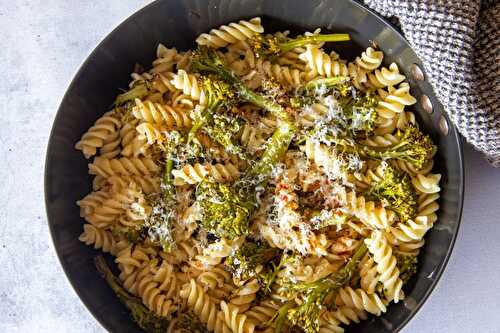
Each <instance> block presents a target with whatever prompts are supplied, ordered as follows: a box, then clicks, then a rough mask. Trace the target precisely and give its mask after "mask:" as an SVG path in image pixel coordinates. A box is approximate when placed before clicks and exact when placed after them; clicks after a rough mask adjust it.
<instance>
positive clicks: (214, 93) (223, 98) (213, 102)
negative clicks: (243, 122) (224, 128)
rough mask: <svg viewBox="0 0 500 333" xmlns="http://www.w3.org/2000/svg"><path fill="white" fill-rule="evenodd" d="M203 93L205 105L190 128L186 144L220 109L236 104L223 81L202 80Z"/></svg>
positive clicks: (233, 96)
mask: <svg viewBox="0 0 500 333" xmlns="http://www.w3.org/2000/svg"><path fill="white" fill-rule="evenodd" d="M202 86H203V91H204V92H205V96H206V105H205V106H204V107H203V111H202V112H201V114H200V115H199V117H198V118H197V119H195V122H194V124H193V127H191V129H190V131H189V136H188V142H191V141H192V140H193V139H194V137H195V135H196V132H198V130H199V129H200V128H201V127H202V126H203V125H204V124H206V123H207V122H209V121H210V119H212V117H213V114H215V113H216V112H217V111H218V110H219V109H220V108H223V107H224V108H229V107H231V106H232V105H234V104H235V103H236V98H235V97H236V94H235V93H234V92H233V91H232V89H231V87H230V86H229V85H228V84H227V83H226V82H224V81H221V80H216V79H212V78H210V77H203V78H202Z"/></svg>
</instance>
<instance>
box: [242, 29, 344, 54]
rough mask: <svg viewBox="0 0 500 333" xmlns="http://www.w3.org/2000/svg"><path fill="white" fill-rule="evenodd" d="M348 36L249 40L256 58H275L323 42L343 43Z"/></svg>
mask: <svg viewBox="0 0 500 333" xmlns="http://www.w3.org/2000/svg"><path fill="white" fill-rule="evenodd" d="M350 39H351V38H350V36H349V34H323V35H320V34H315V35H310V36H301V37H297V38H294V39H292V38H287V37H277V36H272V35H269V36H263V35H255V36H253V37H252V38H251V39H250V40H249V44H250V47H251V48H252V49H253V51H254V52H255V54H256V55H257V57H262V56H276V55H279V54H280V53H284V52H288V51H291V50H293V49H295V48H297V47H301V46H305V45H307V44H315V43H325V42H344V41H348V40H350Z"/></svg>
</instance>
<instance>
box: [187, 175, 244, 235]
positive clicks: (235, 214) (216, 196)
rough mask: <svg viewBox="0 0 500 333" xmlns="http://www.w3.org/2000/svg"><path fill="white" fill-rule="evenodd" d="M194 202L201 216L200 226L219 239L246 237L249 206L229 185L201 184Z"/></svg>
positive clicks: (205, 182)
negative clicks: (197, 205)
mask: <svg viewBox="0 0 500 333" xmlns="http://www.w3.org/2000/svg"><path fill="white" fill-rule="evenodd" d="M196 200H197V202H198V204H199V207H200V209H201V214H202V220H201V224H202V225H203V227H204V228H205V230H207V231H208V232H210V233H212V234H214V235H215V236H217V237H219V238H222V237H224V238H228V239H234V238H236V237H238V236H244V235H247V234H248V232H249V230H248V218H249V216H250V211H251V208H252V207H251V205H249V204H248V203H247V202H245V201H244V200H245V199H244V198H242V197H241V196H240V195H239V194H238V193H236V192H235V191H234V190H233V189H232V188H231V187H230V186H229V185H227V184H219V183H210V182H207V181H204V182H201V183H200V184H199V185H198V187H197V188H196Z"/></svg>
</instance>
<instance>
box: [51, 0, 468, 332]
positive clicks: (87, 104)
mask: <svg viewBox="0 0 500 333" xmlns="http://www.w3.org/2000/svg"><path fill="white" fill-rule="evenodd" d="M254 16H261V17H262V18H263V22H264V26H265V28H266V30H268V31H272V30H277V29H290V30H292V31H294V30H295V31H298V32H299V31H304V29H308V30H313V29H314V28H316V27H322V28H324V29H326V30H330V31H336V32H348V33H350V34H351V36H352V39H353V41H352V42H350V43H343V44H341V45H340V44H339V45H336V47H337V49H338V50H339V51H341V54H342V55H343V56H347V57H349V56H350V57H353V56H354V55H356V54H358V53H359V52H360V51H361V50H362V48H365V47H367V46H368V45H369V44H370V42H371V41H375V42H376V43H377V44H378V45H379V47H380V48H381V49H382V50H383V51H384V53H385V60H384V62H385V63H387V64H388V63H391V62H396V63H397V64H398V65H399V67H400V68H401V70H402V71H403V72H404V74H405V75H406V76H407V77H408V78H409V81H410V84H411V86H412V94H413V95H414V96H415V97H416V98H417V100H419V103H418V104H417V105H416V106H415V107H414V110H413V111H414V112H415V113H416V114H417V116H418V120H419V122H420V124H421V126H422V127H423V129H424V130H425V131H426V132H428V133H430V134H431V136H432V138H433V139H434V141H435V142H436V143H437V145H438V146H439V151H438V154H437V156H436V165H435V172H439V173H441V174H442V175H443V178H442V192H441V199H440V205H441V209H440V211H439V222H438V223H437V224H436V225H435V227H434V228H433V229H432V230H431V231H430V232H429V233H428V235H427V236H426V245H425V247H424V249H423V251H422V254H421V258H420V267H419V271H418V274H417V275H416V276H415V277H414V278H413V279H412V280H411V282H410V283H409V285H408V286H407V288H406V290H407V295H408V296H407V298H406V300H405V301H404V302H400V303H398V304H393V305H391V306H389V309H388V312H387V313H386V314H384V315H383V316H382V317H378V318H377V317H371V318H370V319H369V320H367V321H364V322H362V323H361V324H359V325H357V326H352V327H349V330H348V331H349V332H373V333H377V332H397V331H399V330H400V329H401V328H402V327H403V326H404V325H405V324H406V323H407V322H408V321H409V320H410V319H411V318H412V317H413V316H414V315H415V313H416V312H417V311H418V309H419V308H420V307H421V306H422V305H423V303H424V302H425V300H426V299H427V297H428V296H429V294H430V293H431V291H432V290H433V289H434V287H435V286H436V283H437V281H438V280H439V278H440V276H441V274H442V272H443V270H444V267H445V266H446V263H447V262H448V258H449V257H450V253H451V250H452V248H453V244H454V242H455V238H456V235H457V232H458V227H459V223H460V216H461V212H462V202H463V191H464V171H463V157H462V144H461V140H460V137H459V134H458V132H457V131H456V130H455V128H454V127H453V126H452V124H451V123H450V121H449V119H448V117H447V116H446V115H445V114H444V111H443V108H442V106H441V105H440V104H439V103H438V101H437V99H436V97H435V94H434V92H433V90H432V88H431V86H430V85H429V83H428V82H427V81H425V80H416V79H415V78H416V76H414V74H415V73H413V74H412V72H414V71H413V69H414V68H415V67H414V65H415V64H416V65H417V66H420V68H422V66H421V62H420V60H419V59H418V57H417V55H416V54H415V52H413V50H412V49H411V48H410V46H409V45H408V43H407V41H406V40H405V39H404V37H403V36H401V34H400V33H399V32H398V31H397V30H396V29H395V28H393V27H392V26H391V25H390V24H389V23H387V22H386V21H384V20H383V19H382V18H380V17H379V16H377V15H376V14H374V13H373V12H371V11H370V10H368V9H366V8H365V7H363V6H361V5H359V4H358V3H356V2H353V1H348V0H307V1H304V0H287V1H278V0H276V1H271V0H241V1H229V0H211V1H206V0H182V1H181V0H180V1H171V0H170V1H169V0H164V1H162V0H160V1H156V2H154V3H152V4H150V5H149V6H147V7H145V8H144V9H142V10H140V11H139V12H137V13H136V14H134V15H133V16H131V17H130V18H129V19H127V20H126V21H125V22H124V23H122V24H121V25H120V26H119V27H118V28H116V29H115V30H114V31H113V32H112V33H110V34H109V35H108V36H107V37H106V39H104V40H103V41H102V42H101V43H100V44H99V46H98V47H97V48H96V49H95V50H94V52H92V54H91V55H90V56H89V57H88V59H87V61H85V63H84V64H83V65H82V67H81V68H80V70H79V71H78V73H77V75H76V77H75V78H74V80H73V82H72V83H71V85H70V87H69V88H68V91H67V93H66V95H65V96H64V99H63V101H62V103H61V106H60V108H59V111H58V113H57V117H56V119H55V122H54V126H53V128H52V133H51V136H50V141H49V145H48V150H47V160H46V167H45V196H46V206H47V214H48V219H49V225H50V229H51V233H52V238H53V241H54V246H55V247H56V250H57V253H58V255H59V259H60V261H61V264H62V266H63V267H64V270H65V272H66V275H67V276H68V278H69V280H70V281H71V283H72V285H73V287H74V288H75V290H76V292H77V293H78V295H79V296H80V298H81V299H82V301H83V302H84V303H85V305H86V306H87V308H88V309H89V310H90V311H91V312H92V314H93V315H94V316H95V317H96V319H97V320H98V321H99V322H100V323H101V324H102V325H103V326H104V327H105V328H106V329H107V330H109V331H110V332H139V331H140V330H139V329H138V327H137V326H136V325H135V324H134V323H133V322H132V321H131V320H130V319H129V316H128V314H127V312H126V310H125V308H124V307H123V306H122V305H121V304H120V303H119V301H118V300H117V299H116V297H115V296H114V294H113V292H112V291H111V289H110V288H108V286H107V285H106V283H105V282H104V280H103V279H101V278H100V277H99V275H98V274H97V272H96V270H95V268H94V265H93V262H92V258H93V257H94V256H95V255H96V251H94V250H92V249H91V248H89V247H87V246H85V245H84V244H82V243H80V242H79V241H78V235H79V234H80V233H81V231H82V224H83V220H81V219H80V218H79V217H78V216H79V214H78V207H77V206H76V205H75V201H76V200H78V199H79V198H81V197H83V196H84V195H85V194H86V193H88V192H89V190H90V186H91V179H90V177H89V176H88V174H87V161H86V160H85V159H84V158H83V157H82V155H81V153H80V152H78V151H76V150H74V148H73V146H74V143H75V142H76V141H77V140H78V139H79V137H80V136H81V134H82V133H83V132H85V131H86V130H87V129H88V128H89V127H90V126H91V125H92V124H93V122H94V121H95V120H96V119H97V118H98V117H99V116H100V115H101V114H103V113H104V112H105V111H107V110H108V108H109V106H110V105H111V104H112V102H113V100H114V98H115V96H116V94H117V93H118V92H119V90H118V88H120V87H122V88H123V87H126V86H127V83H128V81H129V73H130V72H131V71H132V69H133V68H134V64H135V63H136V62H138V63H141V64H144V65H149V64H150V63H151V61H152V60H153V59H154V52H155V49H156V46H157V44H158V42H162V43H163V44H165V45H167V46H175V47H177V48H178V49H188V48H192V47H194V40H195V38H196V36H197V35H198V34H199V33H201V32H205V31H208V30H209V29H210V28H212V27H217V26H219V25H221V24H225V23H228V22H231V21H236V20H239V19H242V18H250V17H254ZM424 77H425V73H424ZM424 95H425V96H427V97H428V100H427V101H425V100H426V97H423V96H424ZM422 101H424V102H430V103H431V104H432V106H433V107H432V112H431V113H429V112H426V111H425V110H424V109H425V108H424V107H423V106H422V105H423V104H422ZM424 104H425V103H424ZM427 106H428V105H427ZM426 109H429V108H426ZM447 124H449V125H448V126H446V125H447ZM446 127H448V129H446ZM436 324H437V323H436Z"/></svg>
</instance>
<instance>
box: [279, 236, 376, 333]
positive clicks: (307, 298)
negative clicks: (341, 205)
mask: <svg viewBox="0 0 500 333" xmlns="http://www.w3.org/2000/svg"><path fill="white" fill-rule="evenodd" d="M367 251H368V249H367V247H366V245H365V244H364V242H361V243H360V245H359V246H358V248H357V249H356V251H355V252H354V254H353V256H352V257H351V259H350V260H349V262H348V263H347V264H346V265H345V266H344V267H342V268H340V269H339V270H338V271H337V272H335V273H332V274H330V275H328V276H326V277H324V278H321V279H319V280H317V281H314V282H310V283H289V284H287V285H285V286H284V291H285V292H286V293H287V294H288V295H289V296H290V297H297V296H298V295H301V296H302V298H303V300H304V302H303V303H302V304H301V305H299V306H297V307H294V308H293V307H289V308H288V309H287V311H286V317H287V318H288V320H289V322H290V323H291V325H296V326H299V327H300V328H302V329H303V330H304V332H306V333H316V332H318V331H319V316H320V314H321V310H322V307H323V306H324V304H323V303H324V301H325V299H326V297H327V296H328V295H330V294H332V293H335V292H336V291H337V290H338V289H340V288H342V287H343V286H344V285H345V284H346V283H348V282H349V280H350V279H351V277H352V276H353V275H354V273H355V272H356V271H357V269H358V265H359V262H360V261H361V259H362V258H363V256H364V255H365V254H366V253H367ZM281 316H284V314H283V313H281ZM277 320H279V316H278V317H277ZM281 320H282V319H281ZM275 332H276V333H281V331H280V330H276V331H275Z"/></svg>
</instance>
